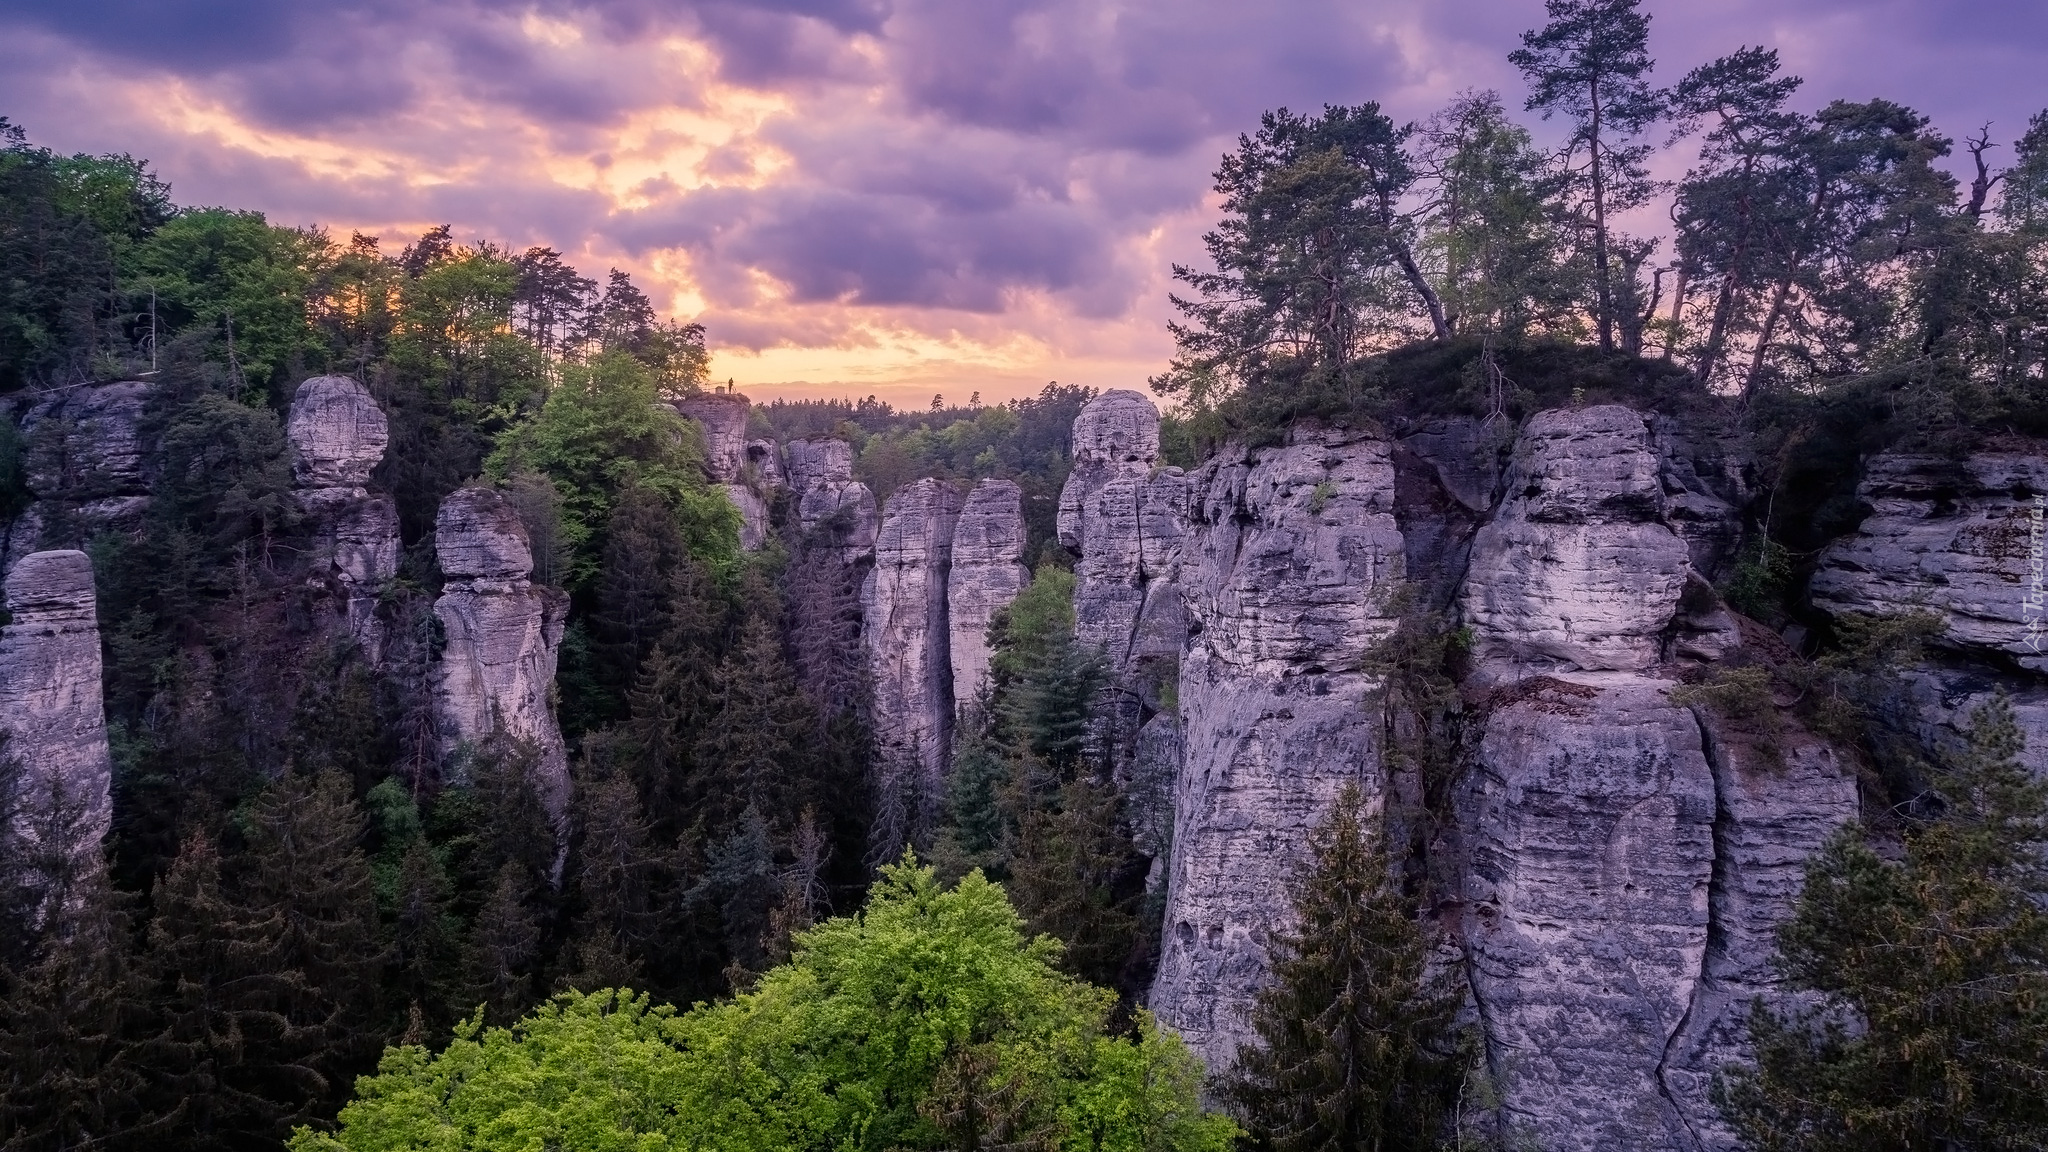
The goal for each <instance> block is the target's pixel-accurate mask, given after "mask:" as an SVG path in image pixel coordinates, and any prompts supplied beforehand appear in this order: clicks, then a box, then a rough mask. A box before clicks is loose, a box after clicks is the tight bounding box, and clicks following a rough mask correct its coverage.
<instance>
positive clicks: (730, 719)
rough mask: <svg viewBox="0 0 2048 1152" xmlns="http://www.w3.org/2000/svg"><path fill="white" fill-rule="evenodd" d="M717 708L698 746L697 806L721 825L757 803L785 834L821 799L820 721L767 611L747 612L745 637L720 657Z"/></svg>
mask: <svg viewBox="0 0 2048 1152" xmlns="http://www.w3.org/2000/svg"><path fill="white" fill-rule="evenodd" d="M712 707H713V712H712V714H711V716H710V717H709V718H708V719H707V720H706V721H705V724H704V727H703V729H702V731H701V732H700V733H699V735H698V738H697V743H696V747H695V748H694V749H693V750H692V753H691V758H692V762H693V764H694V766H695V769H696V778H695V779H694V780H693V781H692V787H691V790H690V793H689V800H690V803H691V806H692V808H693V809H695V810H697V811H699V812H702V813H703V814H704V816H705V819H706V823H707V825H708V826H709V827H710V828H712V829H713V830H717V829H720V828H725V827H730V826H731V824H732V822H733V821H734V820H735V819H736V818H737V817H738V816H739V813H740V811H741V810H742V809H744V808H748V807H752V808H754V809H756V810H757V811H758V812H759V813H760V814H761V816H762V817H764V818H765V819H766V820H767V822H768V825H769V826H770V827H771V828H772V829H774V830H775V831H776V832H778V833H783V834H786V833H787V832H788V831H789V830H790V829H792V828H793V827H794V826H795V822H796V816H797V813H798V812H800V811H801V810H802V809H803V808H804V807H805V806H806V805H808V804H812V803H815V802H816V801H817V800H818V799H819V798H820V797H819V790H820V789H819V783H820V782H819V781H818V780H817V779H816V778H815V771H814V760H813V752H814V750H815V746H816V743H817V736H818V720H817V713H816V711H815V710H814V709H813V708H812V707H811V704H810V700H809V699H808V698H807V697H806V696H805V695H804V694H803V693H802V692H801V691H799V690H798V688H797V686H796V680H795V678H794V677H793V676H792V675H791V674H790V671H789V665H788V663H787V662H786V661H785V660H784V659H783V655H782V639H781V637H780V636H778V635H777V634H776V629H775V624H774V620H773V618H772V617H770V616H769V615H768V614H766V613H756V614H754V615H753V616H751V617H749V618H748V620H747V623H746V625H745V627H744V628H743V629H742V631H741V633H740V642H739V644H738V645H737V646H736V647H734V648H733V650H732V651H731V652H730V653H728V654H727V655H726V658H725V660H724V661H723V662H721V663H720V664H719V667H718V674H717V678H716V681H715V682H714V685H713V688H712Z"/></svg>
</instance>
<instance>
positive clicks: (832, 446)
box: [785, 436, 881, 561]
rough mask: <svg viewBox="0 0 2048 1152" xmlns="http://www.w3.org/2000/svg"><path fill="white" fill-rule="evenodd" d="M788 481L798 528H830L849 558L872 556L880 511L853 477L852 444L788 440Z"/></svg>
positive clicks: (830, 440)
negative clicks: (794, 505) (878, 511)
mask: <svg viewBox="0 0 2048 1152" xmlns="http://www.w3.org/2000/svg"><path fill="white" fill-rule="evenodd" d="M785 451H786V452H787V454H788V457H789V468H788V482H789V488H790V491H791V493H793V495H794V497H795V500H796V510H797V523H798V524H799V526H800V527H801V528H802V529H803V531H805V532H807V533H809V532H816V531H818V530H819V529H821V528H824V529H826V530H828V531H831V532H833V533H834V534H835V538H836V539H838V540H839V541H840V542H841V546H842V547H843V548H844V550H845V553H846V558H847V559H848V560H849V561H856V560H862V559H866V558H867V557H869V556H872V555H873V553H874V548H875V530H876V528H877V527H878V526H879V525H880V523H881V516H880V515H879V514H878V513H877V511H876V508H875V494H874V493H873V492H872V491H870V490H869V489H868V486H867V485H865V484H863V483H861V482H860V481H858V480H855V479H854V478H853V445H851V444H849V443H847V442H846V441H844V440H840V439H836V438H834V437H829V436H813V437H810V438H808V439H803V440H792V441H790V442H789V444H788V445H786V446H785Z"/></svg>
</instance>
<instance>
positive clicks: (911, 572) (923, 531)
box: [861, 479, 961, 857]
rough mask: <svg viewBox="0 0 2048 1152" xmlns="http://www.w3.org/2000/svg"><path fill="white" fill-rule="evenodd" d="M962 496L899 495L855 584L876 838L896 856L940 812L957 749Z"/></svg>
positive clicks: (936, 483)
mask: <svg viewBox="0 0 2048 1152" xmlns="http://www.w3.org/2000/svg"><path fill="white" fill-rule="evenodd" d="M960 505H961V501H960V495H959V493H957V492H955V491H954V490H953V488H952V486H951V485H948V484H946V483H945V482H944V481H940V480H931V479H926V480H919V481H916V482H914V483H912V484H907V485H905V486H904V487H902V488H899V489H897V490H896V492H895V493H894V494H892V495H891V496H890V497H889V501H888V505H887V507H886V508H885V509H884V510H883V514H882V526H881V530H880V531H879V532H878V533H877V534H876V537H875V566H874V569H873V570H872V571H870V572H869V573H868V575H867V580H866V582H865V583H864V584H863V585H862V587H861V621H862V623H861V642H862V646H863V648H864V649H865V650H866V652H867V657H868V673H869V679H870V682H871V684H872V686H873V693H874V696H873V708H874V711H873V716H874V725H875V743H876V756H877V759H878V760H879V761H880V762H881V763H880V768H879V776H878V779H877V781H876V785H877V787H876V793H877V795H876V807H877V816H876V822H877V825H878V829H877V832H876V837H877V848H878V850H879V851H881V852H884V853H886V854H887V855H889V856H891V857H893V856H894V855H895V853H896V851H897V850H898V849H900V846H901V844H902V843H903V841H904V840H905V839H915V838H919V837H921V836H922V835H923V834H924V833H925V832H926V831H928V830H929V829H930V828H931V826H932V822H933V820H934V819H935V817H936V814H937V805H938V801H939V797H940V796H941V795H942V794H943V791H942V789H943V783H944V780H945V775H946V769H947V766H948V765H949V764H950V763H951V760H952V745H953V683H952V681H953V664H952V657H951V653H950V651H949V648H950V640H951V635H952V630H951V627H950V625H949V623H948V620H947V612H946V584H947V578H948V576H949V574H950V571H951V568H952V558H953V555H952V554H953V529H954V525H955V523H956V522H957V521H958V520H959V517H960Z"/></svg>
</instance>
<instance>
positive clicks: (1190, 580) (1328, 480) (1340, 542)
mask: <svg viewBox="0 0 2048 1152" xmlns="http://www.w3.org/2000/svg"><path fill="white" fill-rule="evenodd" d="M1188 488H1189V499H1188V529H1187V535H1186V536H1185V537H1184V538H1183V539H1182V541H1181V544H1182V555H1181V557H1180V569H1179V571H1180V575H1179V584H1180V592H1181V595H1182V597H1183V598H1184V599H1185V602H1186V605H1187V612H1188V616H1189V622H1190V631H1191V633H1192V635H1191V637H1190V639H1189V641H1188V644H1187V649H1186V652H1185V654H1184V655H1183V657H1182V662H1181V666H1180V682H1179V683H1180V686H1179V704H1180V719H1181V727H1182V730H1183V731H1184V732H1185V753H1184V759H1183V761H1182V763H1181V766H1180V771H1179V777H1178V783H1177V786H1176V789H1175V794H1174V806H1173V829H1174V833H1173V840H1172V854H1171V858H1170V861H1169V863H1168V867H1167V870H1166V871H1167V896H1166V913H1165V935H1164V938H1163V940H1162V942H1161V957H1160V963H1159V972H1158V976H1157V978H1156V980H1155V982H1154V984H1153V988H1152V997H1151V1005H1152V1008H1153V1010H1154V1011H1155V1012H1157V1013H1158V1014H1159V1016H1160V1019H1162V1020H1164V1021H1166V1022H1167V1023H1168V1024H1170V1025H1172V1026H1173V1027H1174V1028H1177V1029H1179V1030H1180V1032H1181V1033H1182V1034H1183V1035H1184V1036H1185V1037H1187V1039H1188V1041H1189V1043H1190V1044H1191V1045H1192V1046H1193V1047H1194V1048H1195V1050H1196V1051H1197V1052H1198V1053H1200V1054H1201V1055H1202V1057H1203V1058H1204V1060H1206V1061H1207V1062H1208V1064H1209V1066H1210V1067H1211V1068H1219V1069H1220V1068H1223V1067H1226V1066H1227V1065H1228V1064H1229V1063H1230V1062H1231V1060H1232V1059H1233V1058H1234V1056H1235V1054H1236V1048H1237V1045H1238V1044H1239V1043H1240V1042H1241V1041H1243V1040H1244V1039H1245V1038H1246V1037H1247V1036H1248V1035H1249V1029H1248V1026H1247V1024H1246V1018H1245V1011H1246V1009H1247V1007H1248V1006H1249V1004H1250V1001H1251V997H1252V995H1253V994H1254V993H1255V991H1256V990H1257V988H1258V987H1259V986H1260V984H1261V983H1262V982H1263V980H1264V978H1265V956H1264V947H1265V938H1266V935H1267V933H1268V932H1269V931H1270V930H1271V929H1272V928H1273V927H1274V926H1275V924H1276V923H1277V922H1278V918H1279V917H1281V916H1283V915H1285V914H1286V909H1285V907H1284V900H1281V899H1278V896H1279V894H1280V893H1281V892H1282V891H1283V890H1284V881H1285V878H1286V876H1287V874H1288V872H1289V870H1290V869H1292V868H1293V867H1294V866H1295V865H1296V863H1297V862H1298V861H1299V859H1300V853H1301V849H1302V845H1303V843H1304V840H1305V837H1306V834H1307V832H1308V830H1309V829H1310V828H1312V827H1313V826H1314V825H1315V824H1316V823H1317V822H1318V821H1320V820H1321V819H1322V818H1323V815H1324V814H1325V813H1326V812H1327V810H1328V807H1329V805H1330V803H1331V802H1332V801H1333V800H1334V798H1335V797H1336V795H1337V793H1338V792H1339V791H1340V790H1341V789H1342V787H1343V785H1344V784H1345V782H1347V781H1356V782H1358V784H1359V785H1360V786H1361V787H1362V788H1363V789H1365V791H1366V793H1367V795H1368V796H1370V797H1374V798H1377V797H1379V796H1380V795H1381V794H1382V793H1383V791H1384V781H1383V779H1382V773H1381V771H1380V762H1381V749H1380V739H1379V730H1380V729H1379V723H1378V719H1377V715H1376V713H1375V712H1374V711H1373V710H1372V709H1370V708H1369V707H1368V697H1369V695H1370V694H1371V692H1372V691H1373V689H1374V688H1375V687H1376V684H1375V682H1374V680H1373V678H1372V677H1370V676H1368V675H1367V674H1365V673H1364V672H1363V671H1361V670H1360V663H1361V661H1362V660H1363V659H1364V657H1365V654H1366V652H1367V651H1368V649H1370V648H1371V647H1372V645H1373V644H1374V643H1376V642H1377V641H1378V640H1380V639H1381V638H1382V637H1384V636H1385V635H1386V634H1387V632H1388V631H1389V630H1390V629H1391V627H1392V620H1391V619H1390V617H1389V616H1388V614H1387V611H1386V604H1387V601H1388V599H1389V597H1390V596H1391V595H1392V594H1393V592H1394V590H1395V588H1396V586H1397V585H1398V584H1399V582H1400V581H1401V579H1402V552H1403V547H1402V540H1401V533H1400V531H1399V529H1398V528H1397V527H1396V525H1395V521H1394V512H1393V495H1394V477H1393V465H1392V460H1391V452H1390V447H1389V445H1388V444H1387V443H1386V442H1385V441H1383V440H1377V439H1372V438H1367V437H1364V436H1359V435H1355V434H1348V433H1335V432H1332V433H1307V434H1302V435H1299V436H1297V438H1296V440H1295V442H1294V443H1291V444H1289V445H1287V446H1285V447H1282V448H1271V449H1263V450H1260V451H1258V452H1255V453H1252V454H1250V455H1248V456H1238V457H1235V458H1231V457H1226V458H1223V459H1219V460H1217V461H1214V462H1212V463H1210V464H1209V465H1207V466H1205V467H1203V468H1201V469H1200V470H1198V471H1196V472H1195V473H1193V474H1192V475H1191V476H1190V477H1189V482H1188ZM1158 738H1159V737H1157V736H1155V739H1158Z"/></svg>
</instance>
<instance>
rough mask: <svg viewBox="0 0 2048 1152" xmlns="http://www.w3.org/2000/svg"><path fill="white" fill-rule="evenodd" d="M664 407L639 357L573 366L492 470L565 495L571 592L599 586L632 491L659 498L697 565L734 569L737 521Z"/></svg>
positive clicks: (695, 448)
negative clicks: (525, 474)
mask: <svg viewBox="0 0 2048 1152" xmlns="http://www.w3.org/2000/svg"><path fill="white" fill-rule="evenodd" d="M659 399H660V396H659V392H658V389H657V386H656V381H655V377H654V375H653V373H652V372H650V371H649V370H648V369H647V367H646V366H645V365H643V364H641V363H640V362H639V361H637V360H635V359H633V358H632V357H631V356H628V355H625V354H622V353H607V354H604V355H601V356H599V357H597V358H596V359H595V360H593V361H591V362H590V363H588V364H569V365H565V366H563V369H562V379H561V381H560V383H558V384H556V385H555V387H553V388H552V389H550V390H549V392H548V396H547V400H546V402H545V403H544V404H542V405H541V408H540V411H539V412H537V413H535V414H534V416H533V418H532V419H530V420H528V421H525V422H523V423H521V424H519V425H517V426H515V427H513V428H511V429H510V430H508V431H507V432H506V433H505V435H503V436H502V437H500V438H499V441H498V447H497V449H496V450H495V451H493V452H492V453H491V456H490V459H489V460H488V461H486V463H485V472H486V474H487V475H489V476H491V477H492V478H493V479H500V480H502V479H504V478H505V477H507V476H509V475H511V474H512V473H514V472H517V471H530V472H535V473H540V474H543V475H545V476H547V477H548V478H549V479H550V480H552V481H553V482H554V484H555V486H556V487H557V488H558V489H559V490H560V492H561V497H562V511H561V536H562V539H563V541H564V542H565V543H566V544H567V545H568V547H569V550H570V555H571V557H572V559H571V560H570V563H569V572H568V584H569V586H570V587H572V588H579V589H580V588H584V587H587V586H588V585H589V584H590V583H591V582H592V581H593V580H595V579H596V577H597V573H598V570H599V566H600V565H599V558H600V556H601V555H602V546H603V541H602V538H601V536H602V529H603V527H604V525H605V523H606V522H607V520H608V519H609V518H610V516H611V512H612V508H613V506H614V505H615V504H617V502H618V501H619V499H620V497H621V495H622V494H623V493H625V492H627V491H629V490H631V489H634V488H640V489H645V490H647V491H649V492H652V493H655V494H656V495H658V496H660V497H661V499H662V500H663V502H664V503H666V504H667V505H668V507H669V510H670V511H671V513H672V514H674V515H675V516H676V518H677V522H678V524H679V525H680V526H681V528H682V531H683V535H684V538H685V540H686V541H687V542H688V545H689V547H690V550H691V552H692V554H693V555H695V556H697V557H698V558H699V559H700V560H702V561H705V562H708V563H710V564H711V565H712V566H713V567H714V569H717V568H722V567H729V566H730V565H731V564H732V563H733V562H734V561H735V558H736V556H737V554H738V551H739V514H738V513H737V512H736V511H734V510H733V508H732V506H731V505H730V504H729V503H727V502H726V500H725V497H724V496H723V495H722V494H720V493H716V492H713V491H712V490H710V488H709V487H708V486H707V485H706V484H705V482H704V474H703V448H702V446H701V445H700V444H699V442H698V438H697V436H696V433H695V430H694V427H693V426H692V425H691V424H690V423H689V422H687V421H685V420H684V419H683V418H682V417H681V416H679V415H677V414H676V413H675V411H674V410H673V409H671V408H669V407H668V406H667V405H664V404H660V403H658V401H659Z"/></svg>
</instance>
